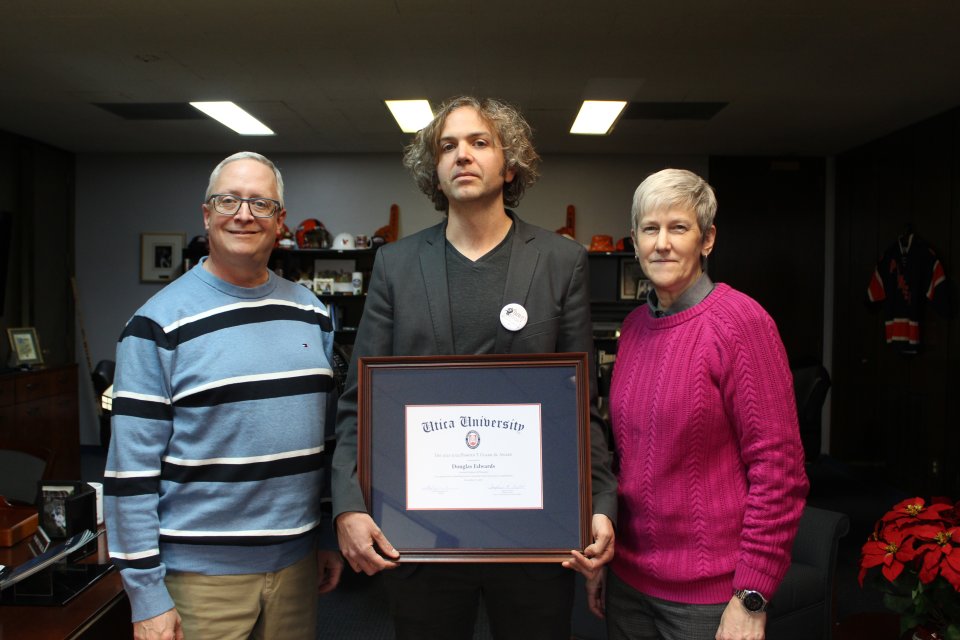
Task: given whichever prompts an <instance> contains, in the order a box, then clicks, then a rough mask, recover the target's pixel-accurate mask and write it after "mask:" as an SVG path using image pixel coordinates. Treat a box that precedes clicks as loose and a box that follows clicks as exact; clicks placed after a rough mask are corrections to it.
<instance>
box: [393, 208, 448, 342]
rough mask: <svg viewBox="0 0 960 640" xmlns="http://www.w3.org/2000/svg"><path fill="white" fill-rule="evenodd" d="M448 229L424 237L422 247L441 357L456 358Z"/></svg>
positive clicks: (422, 263)
mask: <svg viewBox="0 0 960 640" xmlns="http://www.w3.org/2000/svg"><path fill="white" fill-rule="evenodd" d="M446 227H447V224H446V222H444V223H442V224H438V225H437V226H436V227H434V229H435V230H436V232H435V233H433V234H427V235H426V236H424V241H423V243H422V244H421V247H420V274H421V275H422V276H423V284H424V286H425V287H426V291H427V306H428V308H429V310H430V320H431V322H433V335H434V337H435V338H436V342H437V349H436V353H437V354H453V320H452V319H451V317H450V293H449V291H448V290H447V258H446V240H445V237H446V236H445V230H446ZM399 277H402V274H401V275H400V276H399Z"/></svg>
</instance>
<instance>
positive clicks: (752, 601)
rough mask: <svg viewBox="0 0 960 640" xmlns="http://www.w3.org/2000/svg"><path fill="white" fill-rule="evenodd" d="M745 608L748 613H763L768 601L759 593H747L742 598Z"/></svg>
mask: <svg viewBox="0 0 960 640" xmlns="http://www.w3.org/2000/svg"><path fill="white" fill-rule="evenodd" d="M742 602H743V606H744V607H745V608H746V609H747V611H754V612H756V611H762V610H763V607H764V605H765V604H766V601H765V600H764V599H763V596H762V595H760V593H759V592H757V591H745V592H744V593H743V598H742Z"/></svg>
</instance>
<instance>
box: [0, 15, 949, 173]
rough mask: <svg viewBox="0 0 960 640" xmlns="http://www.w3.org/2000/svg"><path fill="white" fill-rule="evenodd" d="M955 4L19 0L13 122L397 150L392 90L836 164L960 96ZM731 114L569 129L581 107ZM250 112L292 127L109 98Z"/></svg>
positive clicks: (159, 145) (122, 136)
mask: <svg viewBox="0 0 960 640" xmlns="http://www.w3.org/2000/svg"><path fill="white" fill-rule="evenodd" d="M958 25H960V2H957V1H956V0H897V1H894V0H869V1H868V0H850V1H843V0H791V1H778V0H741V1H737V0H727V1H726V2H720V1H717V0H699V1H682V0H673V1H670V0H668V1H662V2H649V1H647V0H593V1H592V2H574V1H570V0H514V1H512V2H504V1H500V0H489V1H487V2H469V3H468V2H450V1H440V0H392V1H380V0H353V1H351V0H273V1H272V2H270V1H268V0H260V1H257V2H253V1H250V0H232V1H229V2H228V1H223V0H2V2H0V129H2V130H6V131H10V132H14V133H17V134H21V135H24V136H27V137H30V138H34V139H37V140H41V141H43V142H47V143H49V144H52V145H55V146H57V147H61V148H64V149H68V150H71V151H77V152H107V151H111V152H112V151H119V152H135V151H150V152H167V151H178V152H184V151H186V152H218V153H225V152H231V151H235V150H237V149H238V148H255V149H257V150H260V151H264V152H267V153H269V152H311V153H326V152H331V153H342V152H395V151H397V150H399V149H400V148H402V146H403V145H404V144H405V142H406V141H407V139H408V137H407V136H405V135H404V134H401V133H400V132H399V130H398V129H397V128H396V125H395V123H394V122H393V120H392V118H391V117H390V115H389V112H388V111H387V109H386V107H385V106H384V104H383V102H382V101H383V99H384V98H413V97H427V98H428V99H430V100H431V102H433V103H434V104H437V103H439V102H441V101H442V100H443V99H444V98H447V97H449V96H451V95H455V94H459V93H475V94H478V95H491V96H498V97H501V98H503V99H506V100H507V101H510V102H513V103H514V104H517V105H518V106H520V107H521V108H522V109H523V111H524V112H525V113H526V115H527V117H528V119H529V120H530V122H531V124H532V125H533V127H534V129H535V133H536V142H537V146H538V148H539V149H540V150H541V152H548V153H594V154H595V153H601V154H602V153H640V154H651V153H654V154H665V153H666V154H671V153H677V154H776V155H779V154H802V155H808V154H813V155H821V154H833V153H837V152H840V151H843V150H846V149H849V148H851V147H853V146H856V145H858V144H862V143H864V142H867V141H869V140H872V139H875V138H877V137H879V136H881V135H883V134H886V133H889V132H891V131H893V130H896V129H897V128H900V127H902V126H905V125H908V124H911V123H913V122H916V121H918V120H921V119H923V118H926V117H929V116H932V115H935V114H937V113H940V112H942V111H945V110H947V109H950V108H952V107H955V106H958V105H960V46H958V43H957V40H958V38H957V35H958ZM596 97H619V98H625V99H629V100H635V101H671V102H687V101H712V102H713V101H719V102H728V103H729V104H728V106H727V107H726V108H724V109H723V110H722V111H720V113H719V114H717V115H716V116H715V117H714V118H713V119H712V120H710V121H706V122H692V121H662V120H653V121H651V120H631V121H627V120H623V121H621V122H620V123H619V124H618V126H617V127H616V129H615V131H614V133H613V135H611V136H609V137H602V138H598V137H581V136H571V135H569V134H568V133H567V130H568V129H569V127H570V124H571V123H572V122H573V118H574V117H575V115H576V111H577V108H578V106H579V104H580V101H581V100H583V99H584V98H596ZM228 99H229V100H234V101H235V102H237V103H239V104H241V105H242V106H244V107H245V108H247V109H248V110H249V111H251V112H252V113H253V114H254V115H256V116H257V117H259V118H260V119H261V120H263V121H264V122H265V123H267V124H268V125H269V126H270V127H271V128H273V129H274V131H276V132H277V135H276V136H275V137H271V138H258V139H255V140H253V141H251V140H240V139H239V136H237V135H235V134H234V133H233V132H231V131H229V130H227V129H225V128H223V127H222V126H221V125H219V124H217V123H215V122H213V121H210V120H205V119H196V120H168V121H154V120H147V121H143V120H141V121H133V120H124V119H122V118H119V117H118V116H116V115H113V114H111V113H108V112H107V111H104V110H103V109H100V108H98V107H96V106H94V105H93V103H97V102H114V103H115V102H121V103H126V102H132V103H137V102H186V101H189V100H228Z"/></svg>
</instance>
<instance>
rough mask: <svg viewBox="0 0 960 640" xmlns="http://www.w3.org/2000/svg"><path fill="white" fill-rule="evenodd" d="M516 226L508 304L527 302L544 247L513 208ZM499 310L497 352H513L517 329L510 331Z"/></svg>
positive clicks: (505, 295) (505, 301) (505, 299)
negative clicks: (539, 247) (503, 322)
mask: <svg viewBox="0 0 960 640" xmlns="http://www.w3.org/2000/svg"><path fill="white" fill-rule="evenodd" d="M510 217H512V218H513V224H514V227H515V230H514V234H513V247H512V249H511V250H510V267H509V269H508V270H507V284H506V286H505V287H504V289H503V301H502V304H501V305H500V308H501V309H502V308H503V307H504V306H506V305H508V304H510V303H512V302H516V303H518V304H520V305H523V304H524V303H525V302H526V300H527V294H528V293H529V291H530V285H531V284H533V273H534V271H536V268H537V262H538V261H539V259H540V251H539V250H538V249H537V248H536V246H535V245H534V242H533V238H534V235H533V232H532V231H531V230H530V229H529V228H528V227H527V225H526V223H524V222H523V221H522V220H521V219H520V218H518V217H517V216H516V214H514V213H513V212H512V211H510ZM496 312H497V342H496V348H495V351H494V352H495V353H510V352H511V347H512V345H513V338H514V336H516V335H517V332H516V331H510V330H509V329H507V328H506V327H504V326H503V324H502V323H500V321H499V315H500V309H497V310H496Z"/></svg>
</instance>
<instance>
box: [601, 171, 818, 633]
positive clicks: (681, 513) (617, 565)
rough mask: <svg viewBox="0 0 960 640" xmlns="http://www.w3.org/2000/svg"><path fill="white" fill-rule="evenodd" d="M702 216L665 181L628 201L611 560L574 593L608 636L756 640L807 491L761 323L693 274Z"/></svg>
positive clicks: (708, 211) (744, 303) (698, 198)
mask: <svg viewBox="0 0 960 640" xmlns="http://www.w3.org/2000/svg"><path fill="white" fill-rule="evenodd" d="M716 208H717V203H716V198H715V196H714V194H713V189H711V187H710V185H709V184H707V183H706V182H705V181H704V180H703V179H702V178H700V177H699V176H697V175H696V174H693V173H691V172H689V171H683V170H678V169H666V170H664V171H660V172H658V173H655V174H653V175H651V176H650V177H648V178H647V179H646V180H644V181H643V183H642V184H641V185H640V187H639V188H638V189H637V191H636V194H635V195H634V199H633V209H632V236H633V241H634V246H635V248H636V254H637V260H638V261H639V262H640V265H641V266H642V268H643V271H644V273H645V274H646V276H647V278H649V279H650V281H651V283H652V285H653V291H654V292H653V293H652V294H651V296H650V298H649V301H648V304H646V305H644V306H641V307H640V308H638V309H636V310H635V311H633V313H631V314H630V315H629V316H628V317H627V319H626V320H625V321H624V324H623V328H622V331H621V336H620V344H619V347H618V353H617V362H616V365H615V368H614V372H613V383H612V386H611V390H610V413H611V419H612V423H613V434H614V440H615V443H616V448H617V451H618V455H619V460H620V471H619V490H618V493H619V501H620V505H619V509H620V510H619V525H618V531H617V552H616V557H615V558H614V560H613V561H612V562H611V564H610V565H609V566H610V572H609V574H608V575H606V576H605V580H606V582H604V581H603V578H600V579H596V580H593V581H591V583H590V584H589V585H588V586H589V595H590V604H591V608H592V609H593V610H594V611H595V612H596V613H598V614H601V615H602V614H603V610H604V607H605V613H606V618H607V628H608V636H609V638H612V639H621V638H622V639H626V638H630V639H631V640H637V639H647V638H649V639H658V640H659V639H661V638H662V639H665V640H673V639H676V640H681V639H682V640H693V639H700V638H703V639H704V640H713V639H714V638H716V639H717V640H762V638H763V637H764V627H765V625H766V606H767V602H768V601H769V600H770V599H771V598H773V597H774V595H775V593H776V590H777V587H778V586H779V584H780V581H781V580H782V579H783V575H784V573H785V572H786V570H787V567H788V566H789V565H790V549H791V546H792V545H793V538H794V536H795V534H796V531H797V523H798V521H799V519H800V514H801V512H802V510H803V505H804V499H805V497H806V494H807V488H808V484H807V478H806V474H805V472H804V468H803V448H802V446H801V444H800V436H799V428H798V426H797V412H796V406H795V402H794V395H793V384H792V377H791V374H790V368H789V365H788V362H787V356H786V353H785V351H784V348H783V343H782V342H781V340H780V335H779V333H778V332H777V327H776V325H775V324H774V322H773V320H772V319H771V318H770V316H769V315H767V313H766V312H765V311H764V310H763V309H762V308H761V307H760V305H759V304H757V303H756V302H755V301H754V300H752V299H751V298H749V297H747V296H746V295H744V294H742V293H740V292H738V291H735V290H734V289H732V288H730V287H729V286H727V285H724V284H716V285H715V284H714V283H713V282H711V281H710V278H709V277H708V276H707V274H706V273H705V272H704V267H705V264H706V259H707V256H708V255H709V254H710V252H711V251H712V250H713V247H714V242H715V240H716V234H717V231H716V227H715V226H714V224H713V221H714V216H715V214H716ZM758 266H759V265H758Z"/></svg>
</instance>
